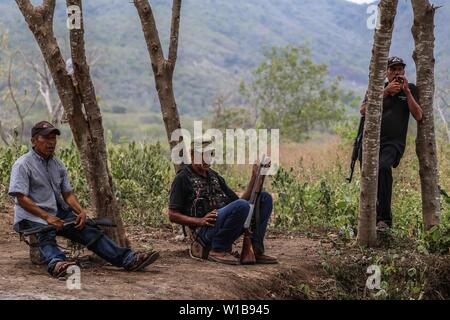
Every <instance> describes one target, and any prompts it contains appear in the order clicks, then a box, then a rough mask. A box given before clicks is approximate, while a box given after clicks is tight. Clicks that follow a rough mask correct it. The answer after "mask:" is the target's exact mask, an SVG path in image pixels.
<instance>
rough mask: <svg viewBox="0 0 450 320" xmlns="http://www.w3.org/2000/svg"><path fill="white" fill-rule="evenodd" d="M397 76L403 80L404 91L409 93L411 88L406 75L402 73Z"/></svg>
mask: <svg viewBox="0 0 450 320" xmlns="http://www.w3.org/2000/svg"><path fill="white" fill-rule="evenodd" d="M397 77H398V78H400V79H402V80H403V82H402V83H401V86H402V90H403V92H404V93H408V92H409V91H410V90H409V83H408V79H406V77H405V76H403V75H400V76H397Z"/></svg>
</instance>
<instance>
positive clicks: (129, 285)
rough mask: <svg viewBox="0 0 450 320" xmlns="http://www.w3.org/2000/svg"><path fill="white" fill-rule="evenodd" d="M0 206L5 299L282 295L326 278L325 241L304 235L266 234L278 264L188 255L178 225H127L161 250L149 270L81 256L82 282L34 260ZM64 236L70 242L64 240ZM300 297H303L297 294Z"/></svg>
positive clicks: (134, 236)
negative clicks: (75, 286) (72, 285)
mask: <svg viewBox="0 0 450 320" xmlns="http://www.w3.org/2000/svg"><path fill="white" fill-rule="evenodd" d="M6 211H9V212H3V213H0V215H1V219H0V247H1V248H2V250H0V299H285V298H295V297H293V296H292V292H293V290H292V289H295V286H297V285H298V284H301V283H305V284H308V285H310V284H315V283H316V284H317V283H319V282H321V281H323V279H322V278H321V277H323V274H322V273H321V271H320V270H321V269H320V268H319V265H320V262H321V259H320V257H319V252H320V250H321V249H323V244H322V243H321V242H320V241H318V240H313V239H308V238H303V237H300V236H290V237H286V236H283V235H277V236H275V235H273V234H269V235H268V237H267V238H268V239H267V242H266V251H267V253H270V254H273V255H275V256H277V257H278V258H279V261H280V263H279V264H278V265H253V266H227V265H221V264H217V263H214V262H208V261H197V260H194V259H191V258H190V257H189V254H188V249H187V248H188V245H187V243H186V242H185V241H183V240H181V239H180V235H179V234H178V233H177V232H175V231H174V230H170V229H168V228H167V229H165V230H159V229H143V228H138V227H134V228H128V230H127V233H128V235H129V238H130V240H131V242H132V247H133V248H134V249H138V250H143V249H146V248H150V247H152V248H154V249H156V250H158V251H159V252H160V253H161V257H160V259H159V260H157V261H156V262H155V263H154V264H153V265H150V266H149V267H147V269H146V270H145V271H144V272H133V273H129V272H125V271H123V270H121V269H118V268H115V267H113V266H109V265H102V264H100V263H98V262H97V263H94V262H89V260H88V259H86V258H83V259H81V289H80V290H69V289H68V288H67V286H66V282H65V281H61V280H56V279H53V278H51V277H50V276H49V275H48V274H47V273H46V271H45V266H37V265H33V264H32V263H31V262H30V260H29V249H28V246H27V245H26V244H25V243H23V242H19V238H18V236H17V234H15V233H14V232H13V230H12V229H11V225H12V212H11V210H10V209H9V210H6ZM60 244H62V245H65V241H61V242H60ZM297 298H298V297H297Z"/></svg>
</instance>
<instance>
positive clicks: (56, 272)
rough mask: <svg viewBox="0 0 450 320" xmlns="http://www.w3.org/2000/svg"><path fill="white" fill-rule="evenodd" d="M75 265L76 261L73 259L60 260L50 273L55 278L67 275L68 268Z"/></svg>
mask: <svg viewBox="0 0 450 320" xmlns="http://www.w3.org/2000/svg"><path fill="white" fill-rule="evenodd" d="M74 265H76V263H75V262H73V261H58V262H57V263H56V264H55V266H54V267H53V270H52V271H51V273H50V274H51V275H52V277H55V278H62V277H65V276H66V275H67V269H68V268H69V267H70V266H74Z"/></svg>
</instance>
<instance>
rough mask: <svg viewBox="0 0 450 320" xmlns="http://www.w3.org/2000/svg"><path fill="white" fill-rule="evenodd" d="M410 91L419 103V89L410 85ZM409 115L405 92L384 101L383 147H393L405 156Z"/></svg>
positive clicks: (382, 120) (381, 139) (381, 142)
mask: <svg viewBox="0 0 450 320" xmlns="http://www.w3.org/2000/svg"><path fill="white" fill-rule="evenodd" d="M386 85H387V83H386ZM386 85H385V86H386ZM409 89H410V90H411V94H412V95H413V97H414V99H415V100H416V102H417V103H419V94H418V90H417V87H416V86H415V85H414V84H412V83H410V84H409ZM409 113H410V112H409V108H408V101H407V99H406V94H405V93H404V92H403V91H400V92H399V93H397V94H396V95H394V96H391V95H389V96H387V97H385V98H384V99H383V115H382V119H381V133H380V144H381V147H383V146H385V145H393V146H395V147H396V148H397V150H398V151H399V152H400V155H403V152H404V151H405V146H406V135H407V133H408V122H409Z"/></svg>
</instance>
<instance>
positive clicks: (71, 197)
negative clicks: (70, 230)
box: [62, 191, 87, 230]
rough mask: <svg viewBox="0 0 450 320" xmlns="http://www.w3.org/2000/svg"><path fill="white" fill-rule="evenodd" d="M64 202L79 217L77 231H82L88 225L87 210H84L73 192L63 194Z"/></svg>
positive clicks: (76, 224)
mask: <svg viewBox="0 0 450 320" xmlns="http://www.w3.org/2000/svg"><path fill="white" fill-rule="evenodd" d="M62 196H63V198H64V201H65V202H66V203H67V204H68V205H69V206H70V207H71V208H72V210H73V211H74V213H75V214H76V215H77V221H76V223H75V229H78V230H81V229H83V228H84V225H85V223H86V216H87V215H86V210H84V209H83V208H82V207H81V205H80V203H79V202H78V198H77V196H76V195H75V194H74V193H73V192H71V191H70V192H62Z"/></svg>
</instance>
